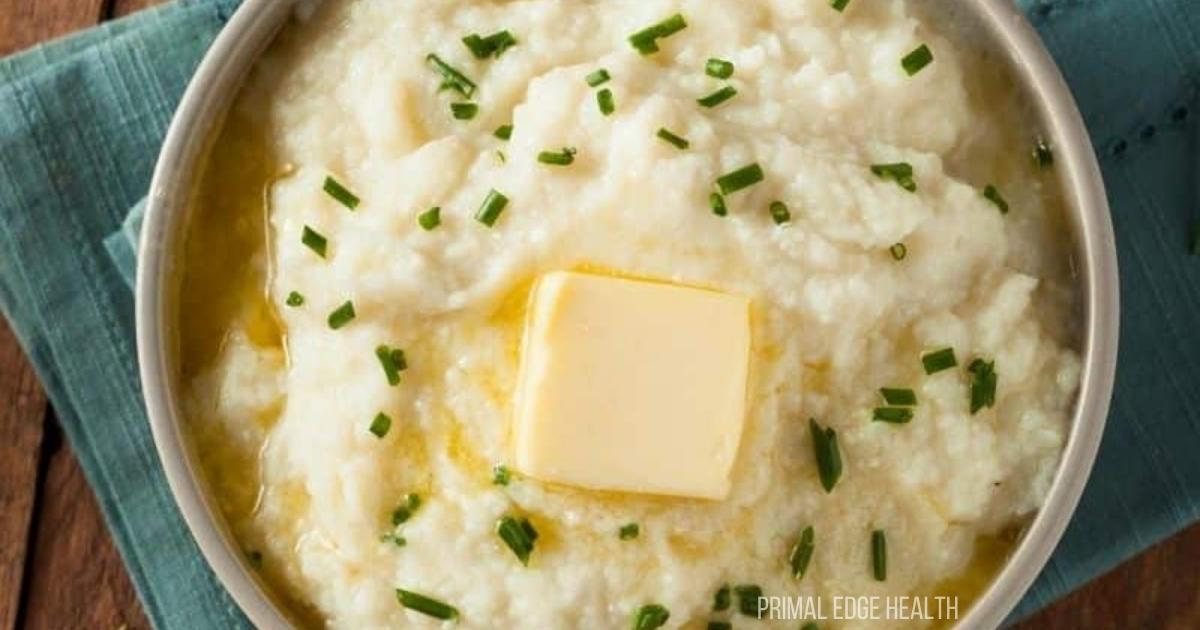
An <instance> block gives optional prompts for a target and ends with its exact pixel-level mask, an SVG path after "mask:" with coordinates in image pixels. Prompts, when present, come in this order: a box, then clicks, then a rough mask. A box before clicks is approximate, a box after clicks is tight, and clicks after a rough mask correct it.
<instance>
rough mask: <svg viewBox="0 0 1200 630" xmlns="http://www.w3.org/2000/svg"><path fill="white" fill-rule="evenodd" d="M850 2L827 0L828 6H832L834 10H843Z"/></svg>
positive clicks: (848, 0) (845, 0) (846, 0)
mask: <svg viewBox="0 0 1200 630" xmlns="http://www.w3.org/2000/svg"><path fill="white" fill-rule="evenodd" d="M849 4H850V0H829V6H831V7H833V10H834V11H838V12H841V11H845V10H846V7H847V6H848V5H849Z"/></svg>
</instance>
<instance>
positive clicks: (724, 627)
mask: <svg viewBox="0 0 1200 630" xmlns="http://www.w3.org/2000/svg"><path fill="white" fill-rule="evenodd" d="M704 630H733V624H731V623H729V622H728V621H710V622H708V625H706V626H704Z"/></svg>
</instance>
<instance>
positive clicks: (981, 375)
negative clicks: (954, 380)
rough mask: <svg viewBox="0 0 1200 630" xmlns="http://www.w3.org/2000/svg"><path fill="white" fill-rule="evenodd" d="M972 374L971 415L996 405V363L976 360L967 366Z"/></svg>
mask: <svg viewBox="0 0 1200 630" xmlns="http://www.w3.org/2000/svg"><path fill="white" fill-rule="evenodd" d="M967 372H970V373H971V415H975V414H976V413H977V412H978V411H979V410H980V409H983V408H984V407H987V408H989V409H990V408H991V407H992V406H993V405H995V404H996V381H997V380H998V377H997V376H996V362H995V361H984V360H983V359H975V360H974V361H972V362H971V365H969V366H967Z"/></svg>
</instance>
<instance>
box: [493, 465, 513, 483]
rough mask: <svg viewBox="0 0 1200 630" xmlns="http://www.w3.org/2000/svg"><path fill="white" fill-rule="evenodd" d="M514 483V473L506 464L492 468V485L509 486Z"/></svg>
mask: <svg viewBox="0 0 1200 630" xmlns="http://www.w3.org/2000/svg"><path fill="white" fill-rule="evenodd" d="M511 482H512V471H510V470H509V469H508V466H505V465H504V464H496V465H495V466H493V467H492V485H493V486H507V485H508V484H509V483H511Z"/></svg>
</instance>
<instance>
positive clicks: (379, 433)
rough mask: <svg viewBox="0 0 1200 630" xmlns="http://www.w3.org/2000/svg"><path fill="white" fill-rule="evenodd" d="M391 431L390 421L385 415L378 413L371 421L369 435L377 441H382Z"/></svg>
mask: <svg viewBox="0 0 1200 630" xmlns="http://www.w3.org/2000/svg"><path fill="white" fill-rule="evenodd" d="M391 430H392V419H391V418H390V417H388V415H387V414H386V413H383V412H380V413H379V414H377V415H376V416H375V419H374V420H372V421H371V429H370V431H371V433H372V434H374V435H375V437H377V438H379V439H381V440H382V439H383V438H384V436H386V435H387V434H388V431H391Z"/></svg>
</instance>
